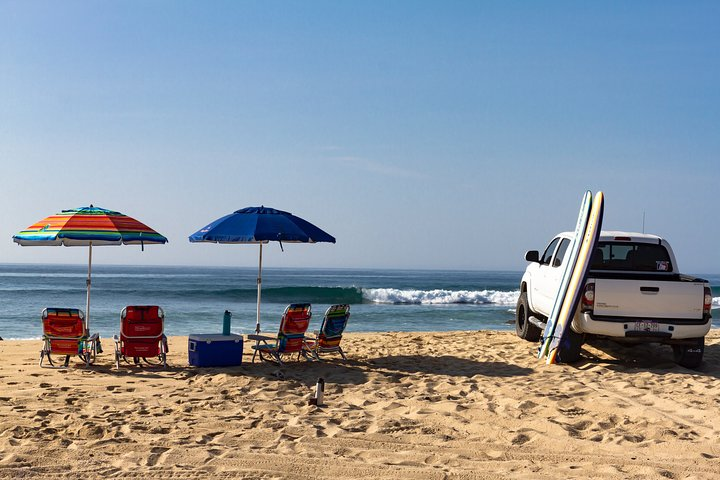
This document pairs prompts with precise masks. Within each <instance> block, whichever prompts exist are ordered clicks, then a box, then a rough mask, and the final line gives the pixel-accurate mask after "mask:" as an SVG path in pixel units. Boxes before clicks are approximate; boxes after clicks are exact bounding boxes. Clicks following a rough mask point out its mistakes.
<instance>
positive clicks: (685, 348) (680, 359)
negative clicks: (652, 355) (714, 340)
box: [672, 337, 705, 369]
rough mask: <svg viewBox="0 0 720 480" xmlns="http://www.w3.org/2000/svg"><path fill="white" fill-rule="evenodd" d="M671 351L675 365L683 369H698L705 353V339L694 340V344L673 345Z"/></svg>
mask: <svg viewBox="0 0 720 480" xmlns="http://www.w3.org/2000/svg"><path fill="white" fill-rule="evenodd" d="M672 349H673V356H674V357H675V363H677V364H678V365H680V366H681V367H685V368H692V369H695V368H698V367H699V366H700V364H701V363H702V357H703V353H705V337H702V338H696V339H695V343H694V344H690V345H673V346H672Z"/></svg>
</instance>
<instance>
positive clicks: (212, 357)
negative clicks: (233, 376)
mask: <svg viewBox="0 0 720 480" xmlns="http://www.w3.org/2000/svg"><path fill="white" fill-rule="evenodd" d="M242 354H243V337H242V335H234V334H231V335H221V334H219V333H211V334H208V333H199V334H194V335H190V336H189V337H188V362H189V363H190V365H192V366H195V367H230V366H236V365H240V364H241V363H242Z"/></svg>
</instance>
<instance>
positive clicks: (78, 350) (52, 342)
mask: <svg viewBox="0 0 720 480" xmlns="http://www.w3.org/2000/svg"><path fill="white" fill-rule="evenodd" d="M42 324H43V348H42V350H40V366H41V367H45V368H65V367H67V366H68V364H69V362H70V357H73V356H75V355H77V356H78V357H80V358H81V359H82V361H83V362H85V365H86V366H89V365H90V364H92V363H94V362H95V357H96V356H97V354H98V353H100V336H99V335H98V334H97V333H95V334H93V335H90V334H89V333H88V331H87V328H86V326H85V314H84V313H83V311H82V310H79V309H77V308H45V309H43V311H42ZM53 355H59V356H63V355H64V356H65V360H64V362H63V364H62V365H56V364H55V362H54V361H53ZM45 360H47V362H48V363H49V365H45V364H44V363H45Z"/></svg>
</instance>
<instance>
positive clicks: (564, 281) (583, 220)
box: [538, 190, 592, 358]
mask: <svg viewBox="0 0 720 480" xmlns="http://www.w3.org/2000/svg"><path fill="white" fill-rule="evenodd" d="M591 204H592V192H590V191H589V190H588V191H587V192H585V195H584V196H583V199H582V202H581V203H580V213H578V219H577V223H576V224H575V234H574V235H573V238H572V239H571V240H570V245H568V249H567V251H566V254H565V255H566V256H565V258H564V259H563V261H564V263H565V265H564V266H563V273H562V276H561V277H560V284H559V285H558V291H557V294H556V295H555V301H554V302H553V306H552V309H550V315H549V316H548V319H547V323H546V324H545V330H544V331H543V336H542V341H541V343H540V349H539V350H538V358H543V357H544V356H547V353H548V351H549V349H550V342H551V340H552V335H553V333H554V332H555V326H556V325H557V319H558V316H559V315H560V309H561V308H562V303H563V300H564V299H565V294H566V293H567V288H568V285H569V283H570V277H571V276H572V271H573V268H575V262H576V261H577V258H578V254H579V253H580V244H581V243H582V239H583V235H584V234H585V227H586V226H587V221H588V217H589V216H590V205H591Z"/></svg>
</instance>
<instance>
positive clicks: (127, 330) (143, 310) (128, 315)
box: [114, 305, 168, 368]
mask: <svg viewBox="0 0 720 480" xmlns="http://www.w3.org/2000/svg"><path fill="white" fill-rule="evenodd" d="M164 322H165V313H164V312H163V310H162V308H160V307H158V306H157V305H144V306H127V307H125V308H123V309H122V312H121V313H120V338H118V336H117V335H115V337H114V338H115V367H116V368H120V360H121V359H122V360H125V361H126V362H128V363H130V361H129V360H128V359H129V358H132V359H133V363H135V364H136V365H138V364H140V360H141V359H142V360H144V361H145V363H147V364H148V365H153V366H163V367H165V366H167V352H168V345H167V337H165V334H164V333H163V331H164Z"/></svg>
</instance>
